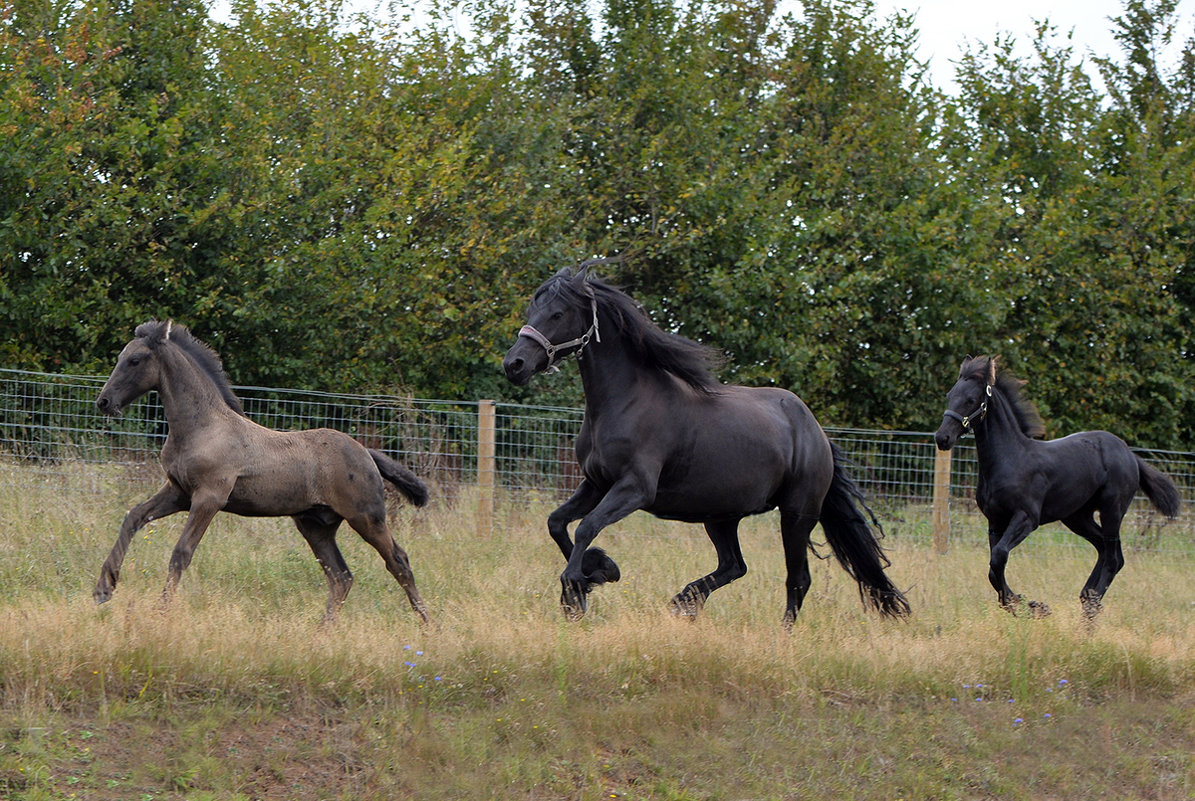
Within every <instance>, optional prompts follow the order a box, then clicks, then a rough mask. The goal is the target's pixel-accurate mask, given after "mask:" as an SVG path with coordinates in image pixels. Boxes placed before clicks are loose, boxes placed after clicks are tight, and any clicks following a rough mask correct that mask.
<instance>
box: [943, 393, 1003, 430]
mask: <svg viewBox="0 0 1195 801" xmlns="http://www.w3.org/2000/svg"><path fill="white" fill-rule="evenodd" d="M984 392H985V393H987V397H986V398H984V399H983V403H981V404H979V408H978V409H976V410H975V411H973V412H971V414H968V415H961V414H959V413H958V412H956V411H955V410H954V409H947V410H946V411H944V412H942V416H943V417H949V418H952V419H954V420H958V421H959V422H960V423H962V424H963V430H964V431H971V430H972V428H971V424H972V423H974V422H977V421H981V420H983V418H985V417H987V415H988V399H989V398H991V397H992V385H991V384H988V385H987V386H986V387H985V388H984Z"/></svg>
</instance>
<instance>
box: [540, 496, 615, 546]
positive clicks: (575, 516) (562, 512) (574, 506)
mask: <svg viewBox="0 0 1195 801" xmlns="http://www.w3.org/2000/svg"><path fill="white" fill-rule="evenodd" d="M601 500H602V493H601V491H600V490H599V489H597V488H596V487H595V486H594V485H593V482H592V481H589V480H582V481H581V484H580V485H579V486H578V487H577V489H576V490H574V491H573V494H572V495H571V496H569V499H568V500H567V501H565V502H564V503H562V504H560V506H558V507H557V508H556V510H555V511H553V512H552V514H550V515H548V534H549V535H550V536H551V537H552V539H553V540H554V541H555V542H556V545H557V546H559V548H560V552H561V553H562V554H564V558H565V559H568V558H569V557H570V556H572V555H573V541H572V539H571V538H570V537H569V535H568V526H569V523H572V522H573V521H574V520H580V519H581V518H582V517H585V515H587V514H589V513H590V512H592V511H593V508H594V507H595V506H597V505H598V502H600V501H601Z"/></svg>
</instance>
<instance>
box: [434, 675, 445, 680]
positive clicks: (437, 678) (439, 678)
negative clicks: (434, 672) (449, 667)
mask: <svg viewBox="0 0 1195 801" xmlns="http://www.w3.org/2000/svg"><path fill="white" fill-rule="evenodd" d="M442 678H443V677H442V676H436V678H435V681H440V680H441V679H442Z"/></svg>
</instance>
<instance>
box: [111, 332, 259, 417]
mask: <svg viewBox="0 0 1195 801" xmlns="http://www.w3.org/2000/svg"><path fill="white" fill-rule="evenodd" d="M167 332H169V334H168V333H167ZM133 335H134V336H136V337H139V338H141V339H144V340H145V344H146V346H147V347H148V348H149V349H150V350H154V351H157V350H160V349H161V348H162V347H163V346H165V345H170V344H173V345H177V346H178V347H179V349H180V350H182V352H183V353H184V354H186V355H187V356H188V357H189V358H190V359H191V361H193V362H195V364H196V365H197V366H198V367H199V369H200V371H202V372H203V374H204V375H206V376H207V377H208V378H210V379H211V380H212V383H213V384H215V385H216V388H217V389H218V390H220V397H222V398H223V399H224V402H225V403H226V404H228V408H230V409H232V410H233V411H234V412H236V413H237V414H239V415H242V416H244V414H245V410H244V409H243V408H241V401H240V399H239V398H238V397H237V396H236V394H235V393H234V392H233V391H232V382H231V381H230V380H229V379H228V373H226V372H224V363H223V362H221V361H220V357H219V355H217V354H216V352H215V351H214V350H212V349H211V348H210V347H208V346H207V345H206V344H204V343H203V342H200V341H199V340H198V339H196V338H195V335H194V334H192V333H191V332H190V330H188V329H187V327H186V326H184V325H179V324H178V323H171V322H167V321H161V320H150V321H149V322H147V323H142V324H141V325H139V326H137V330H136V331H134V332H133Z"/></svg>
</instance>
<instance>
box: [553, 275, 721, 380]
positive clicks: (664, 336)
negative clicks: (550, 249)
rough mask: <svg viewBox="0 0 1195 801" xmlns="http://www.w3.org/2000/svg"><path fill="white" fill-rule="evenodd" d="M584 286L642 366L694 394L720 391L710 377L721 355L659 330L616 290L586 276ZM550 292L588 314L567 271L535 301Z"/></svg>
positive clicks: (586, 301) (584, 300)
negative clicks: (680, 383) (671, 378)
mask: <svg viewBox="0 0 1195 801" xmlns="http://www.w3.org/2000/svg"><path fill="white" fill-rule="evenodd" d="M584 286H587V287H588V288H589V289H590V290H592V292H593V295H594V297H595V298H596V299H597V304H598V309H599V310H600V311H604V312H605V313H606V315H607V317H608V318H610V319H612V320H613V322H614V326H615V328H616V329H617V330H618V331H619V332H621V333H622V334H623V335H624V336H625V337H626V339H627V344H628V346H629V348H630V350H631V352H632V353H634V354H635V355H636V356H638V358H639V359H641V360H642V361H643V363H644V364H645V365H647V366H648V367H653V368H656V369H658V370H663V371H664V372H667V373H671V374H672V375H674V376H676V377H677V378H679V379H680V380H681V381H683V382H685V383H686V384H688V385H689V386H690V387H692V388H693V389H695V390H697V391H698V392H702V393H705V394H707V395H712V394H715V393H717V392H719V391H721V389H722V383H721V382H720V381H719V380H718V377H717V376H715V375H714V370H716V369H717V368H719V367H721V366H722V364H724V363H725V357H723V356H722V354H721V353H719V352H718V351H717V350H715V349H714V348H711V347H710V346H708V345H703V344H701V343H700V342H694V341H693V340H691V339H689V338H688V337H684V336H681V335H680V334H671V333H668V332H667V331H665V330H663V329H662V328H660V327H659V326H658V325H656V324H655V323H654V322H652V319H651V317H649V316H648V314H647V311H646V310H645V309H644V308H643V306H642V305H640V304H639V302H638V301H636V300H635V299H633V298H632V297H630V296H629V295H627V294H626V293H625V292H623V291H622V290H620V289H618V288H617V287H614V286H612V285H610V284H607V283H606V282H604V281H601V280H599V279H597V278H593V277H591V276H588V275H587V276H586V278H585V283H584ZM550 288H551V289H555V290H556V291H557V292H558V293H559V294H560V295H561V296H562V297H564V298H565V299H567V301H568V302H570V303H572V304H575V305H578V306H580V307H581V308H584V309H586V310H588V308H589V296H588V295H587V294H585V293H584V292H583V291H580V290H578V288H577V286H576V284H575V283H574V277H573V276H571V275H569V274H568V271H567V270H562V271H561V272H560V273H558V274H557V275H556V277H555V278H553V279H550V280H549V281H548V283H547V284H545V285H544V286H543V287H542V288H541V289H540V291H539V292H537V293H536V297H537V298H538V297H540V296H541V293H542V292H544V291H545V290H548V289H550ZM598 334H599V335H600V334H601V329H600V327H599V330H598ZM590 347H593V346H592V345H590Z"/></svg>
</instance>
